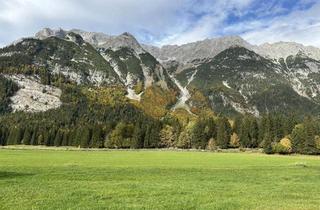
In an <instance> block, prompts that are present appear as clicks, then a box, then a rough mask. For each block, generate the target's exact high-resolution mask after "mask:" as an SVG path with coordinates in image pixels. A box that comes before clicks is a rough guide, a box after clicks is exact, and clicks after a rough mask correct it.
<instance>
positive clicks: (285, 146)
mask: <svg viewBox="0 0 320 210" xmlns="http://www.w3.org/2000/svg"><path fill="white" fill-rule="evenodd" d="M272 149H273V152H274V153H278V154H290V153H291V152H292V144H291V140H290V139H289V138H288V137H284V138H283V139H281V140H280V142H279V143H277V144H275V145H273V146H272Z"/></svg>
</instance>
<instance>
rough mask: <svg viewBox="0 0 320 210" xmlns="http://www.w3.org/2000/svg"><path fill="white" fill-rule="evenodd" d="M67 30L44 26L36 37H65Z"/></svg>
mask: <svg viewBox="0 0 320 210" xmlns="http://www.w3.org/2000/svg"><path fill="white" fill-rule="evenodd" d="M66 34H67V32H66V31H64V30H63V29H61V28H59V29H57V30H54V29H50V28H44V29H42V30H41V31H39V32H38V33H36V35H35V37H36V38H38V39H45V38H48V37H51V36H55V37H59V38H64V37H65V36H66Z"/></svg>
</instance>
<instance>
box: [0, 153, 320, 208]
mask: <svg viewBox="0 0 320 210" xmlns="http://www.w3.org/2000/svg"><path fill="white" fill-rule="evenodd" d="M319 198H320V158H319V157H311V156H310V157H309V156H267V155H263V154H242V153H238V154H234V153H230V154H226V153H209V152H178V151H51V150H49V151H43V150H7V149H2V150H0V208H1V209H168V210H169V209H290V210H291V209H319V206H320V199H319Z"/></svg>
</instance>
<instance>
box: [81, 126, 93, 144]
mask: <svg viewBox="0 0 320 210" xmlns="http://www.w3.org/2000/svg"><path fill="white" fill-rule="evenodd" d="M90 140H91V131H90V129H89V128H88V127H87V126H84V127H83V128H82V132H81V137H80V147H81V148H87V147H88V146H89V142H90Z"/></svg>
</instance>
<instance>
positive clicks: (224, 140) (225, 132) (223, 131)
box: [217, 117, 231, 149]
mask: <svg viewBox="0 0 320 210" xmlns="http://www.w3.org/2000/svg"><path fill="white" fill-rule="evenodd" d="M230 136H231V126H230V124H229V121H228V119H227V118H225V117H222V118H219V119H218V122H217V144H218V146H219V147H221V148H222V149H226V148H228V146H229V142H230Z"/></svg>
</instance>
